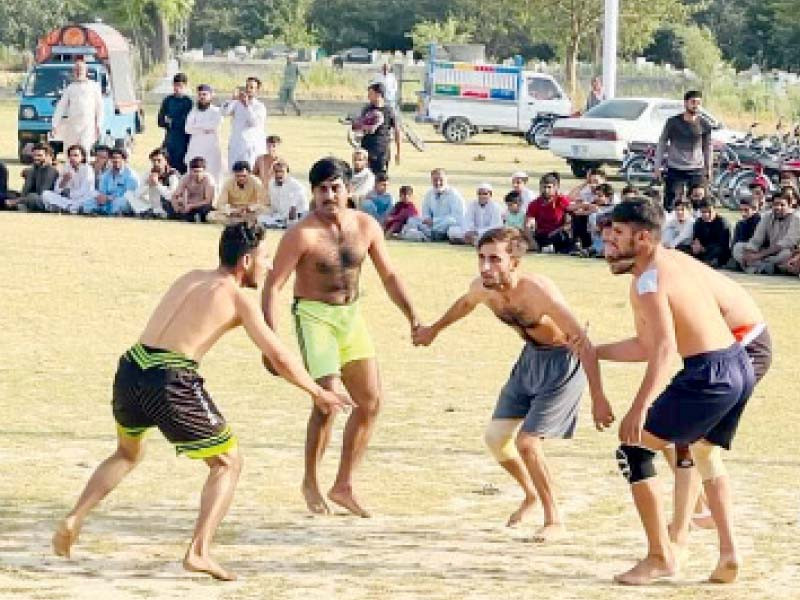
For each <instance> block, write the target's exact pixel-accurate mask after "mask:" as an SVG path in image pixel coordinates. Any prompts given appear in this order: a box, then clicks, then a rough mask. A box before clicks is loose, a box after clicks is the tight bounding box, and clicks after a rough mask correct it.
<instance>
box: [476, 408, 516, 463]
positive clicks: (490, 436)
mask: <svg viewBox="0 0 800 600" xmlns="http://www.w3.org/2000/svg"><path fill="white" fill-rule="evenodd" d="M519 424H520V421H519V420H517V419H492V420H491V421H489V425H488V426H487V427H486V433H485V434H484V436H483V439H484V440H485V441H486V445H487V446H488V448H489V452H491V453H492V456H494V458H495V460H496V461H497V462H506V461H508V460H514V459H515V458H519V452H517V445H516V443H515V439H514V438H515V434H516V431H517V427H519Z"/></svg>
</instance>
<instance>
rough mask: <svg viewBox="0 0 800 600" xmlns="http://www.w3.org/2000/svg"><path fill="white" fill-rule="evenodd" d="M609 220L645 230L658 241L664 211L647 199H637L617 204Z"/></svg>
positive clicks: (657, 204) (659, 205)
mask: <svg viewBox="0 0 800 600" xmlns="http://www.w3.org/2000/svg"><path fill="white" fill-rule="evenodd" d="M611 220H612V221H613V222H614V223H625V224H628V225H633V226H634V227H636V228H638V229H645V230H647V231H649V232H651V233H652V234H653V235H654V236H655V237H656V238H659V239H660V238H661V228H662V227H663V226H664V209H663V208H662V207H661V204H659V203H656V202H653V201H652V200H650V199H649V198H637V199H635V200H629V201H628V202H622V203H621V204H617V205H616V206H615V207H614V209H613V210H612V211H611Z"/></svg>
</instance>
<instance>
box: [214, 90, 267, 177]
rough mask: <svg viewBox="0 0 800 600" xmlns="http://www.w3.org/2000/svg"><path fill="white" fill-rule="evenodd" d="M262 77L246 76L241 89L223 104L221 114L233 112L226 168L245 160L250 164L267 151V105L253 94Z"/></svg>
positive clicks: (226, 114) (251, 166) (256, 91)
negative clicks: (243, 86)
mask: <svg viewBox="0 0 800 600" xmlns="http://www.w3.org/2000/svg"><path fill="white" fill-rule="evenodd" d="M260 89H261V80H260V79H258V78H257V77H248V78H247V81H246V82H245V88H244V89H238V90H237V91H236V92H235V93H234V99H233V100H228V101H227V102H226V103H225V104H223V105H222V114H223V115H225V116H228V115H232V116H233V125H232V127H231V137H230V139H229V140H228V168H229V169H232V168H233V165H234V164H236V163H237V162H239V161H243V160H244V161H247V164H249V165H250V168H251V169H252V168H253V165H255V162H256V159H257V158H258V157H259V156H261V155H262V154H266V153H267V134H266V126H267V108H266V107H265V106H264V104H262V103H261V101H260V100H258V99H257V98H256V94H257V93H258V90H260Z"/></svg>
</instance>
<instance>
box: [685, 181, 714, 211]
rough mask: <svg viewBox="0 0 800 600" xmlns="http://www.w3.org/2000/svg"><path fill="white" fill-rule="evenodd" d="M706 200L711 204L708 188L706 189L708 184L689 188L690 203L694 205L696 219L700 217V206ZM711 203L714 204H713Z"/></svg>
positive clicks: (694, 185) (696, 184) (697, 184)
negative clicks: (698, 213)
mask: <svg viewBox="0 0 800 600" xmlns="http://www.w3.org/2000/svg"><path fill="white" fill-rule="evenodd" d="M706 200H709V202H711V200H710V199H709V198H708V188H706V184H704V183H695V184H693V185H691V186H689V202H691V204H692V211H693V212H694V213H695V215H694V216H695V217H696V216H698V215H697V212H698V211H699V210H700V205H701V204H702V203H703V202H705V201H706ZM711 203H712V204H713V202H711Z"/></svg>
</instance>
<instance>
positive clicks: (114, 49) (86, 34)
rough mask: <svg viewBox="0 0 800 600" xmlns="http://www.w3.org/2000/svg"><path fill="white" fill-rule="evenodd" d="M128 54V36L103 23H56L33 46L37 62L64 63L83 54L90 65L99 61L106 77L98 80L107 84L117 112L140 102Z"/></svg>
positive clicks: (72, 61)
mask: <svg viewBox="0 0 800 600" xmlns="http://www.w3.org/2000/svg"><path fill="white" fill-rule="evenodd" d="M132 57H133V53H132V49H131V46H130V44H129V43H128V40H126V39H125V37H123V36H122V34H121V33H119V32H118V31H117V30H116V29H114V28H113V27H109V26H108V25H105V24H103V23H84V24H70V25H65V26H64V27H59V28H57V29H54V30H52V31H51V32H50V33H48V34H47V35H46V36H44V37H43V38H41V39H40V40H39V43H38V44H37V46H36V63H37V66H45V65H53V66H56V65H59V64H63V65H65V66H66V65H71V64H72V63H74V62H75V61H76V60H78V59H79V58H83V59H84V60H85V61H86V62H87V64H88V65H89V66H90V68H91V66H92V63H101V64H103V65H104V66H105V67H106V69H107V70H108V77H109V79H110V80H109V81H108V82H105V81H102V82H100V83H103V84H107V85H104V86H103V87H104V92H105V91H106V89H107V88H110V90H111V91H112V92H113V98H114V108H115V110H117V111H119V113H120V114H124V113H131V112H136V110H137V109H138V108H139V104H140V102H139V100H138V98H137V94H136V76H135V72H134V68H133V61H132ZM62 83H63V84H64V85H65V84H66V82H62ZM62 87H63V86H62ZM59 91H60V90H59Z"/></svg>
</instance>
